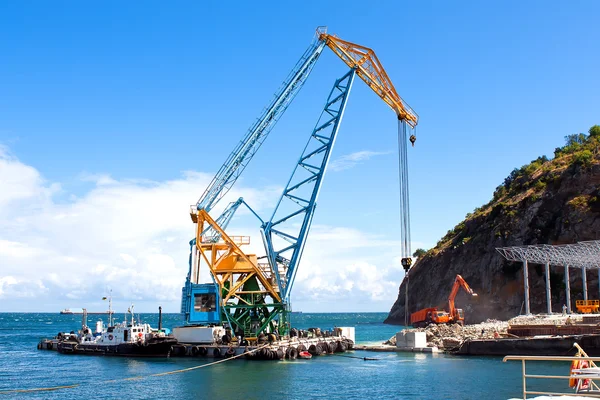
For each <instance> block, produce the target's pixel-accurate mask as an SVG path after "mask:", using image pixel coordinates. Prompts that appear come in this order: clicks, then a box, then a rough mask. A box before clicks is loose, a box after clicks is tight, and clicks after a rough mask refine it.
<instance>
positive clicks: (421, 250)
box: [413, 249, 427, 258]
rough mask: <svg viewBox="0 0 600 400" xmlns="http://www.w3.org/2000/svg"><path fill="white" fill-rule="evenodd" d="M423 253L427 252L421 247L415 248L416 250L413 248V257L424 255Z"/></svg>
mask: <svg viewBox="0 0 600 400" xmlns="http://www.w3.org/2000/svg"><path fill="white" fill-rule="evenodd" d="M425 253H427V251H426V250H423V249H416V250H415V252H414V253H413V257H415V258H419V257H421V256H424V255H425Z"/></svg>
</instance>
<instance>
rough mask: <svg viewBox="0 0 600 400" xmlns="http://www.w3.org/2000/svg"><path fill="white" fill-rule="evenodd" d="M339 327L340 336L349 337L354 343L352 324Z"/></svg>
mask: <svg viewBox="0 0 600 400" xmlns="http://www.w3.org/2000/svg"><path fill="white" fill-rule="evenodd" d="M339 329H341V331H342V336H344V337H345V338H346V339H350V340H352V341H353V342H354V343H356V338H355V332H354V327H353V326H346V327H340V328H339Z"/></svg>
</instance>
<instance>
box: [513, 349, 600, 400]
mask: <svg viewBox="0 0 600 400" xmlns="http://www.w3.org/2000/svg"><path fill="white" fill-rule="evenodd" d="M582 360H585V361H587V362H588V363H590V364H591V363H592V362H600V357H580V356H506V357H504V359H503V360H502V361H503V362H507V361H521V364H522V372H521V374H522V379H523V399H524V400H526V399H527V396H528V395H536V396H538V395H542V396H579V397H587V398H599V399H600V389H599V388H598V386H597V385H596V384H595V383H594V380H598V381H600V369H597V368H589V372H588V371H586V372H585V373H582V374H573V375H571V373H569V374H567V375H530V374H527V369H526V363H527V361H546V362H548V361H563V362H571V363H572V362H573V361H582ZM578 371H582V370H578ZM527 379H559V380H560V379H562V380H569V379H577V380H581V381H583V380H589V388H590V389H589V390H579V391H578V392H576V393H573V392H540V391H534V390H527ZM566 386H568V384H567V382H566ZM577 387H579V385H577Z"/></svg>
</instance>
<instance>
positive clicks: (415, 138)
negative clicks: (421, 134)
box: [408, 135, 417, 147]
mask: <svg viewBox="0 0 600 400" xmlns="http://www.w3.org/2000/svg"><path fill="white" fill-rule="evenodd" d="M408 140H410V143H411V144H412V147H415V142H416V141H417V137H416V136H415V135H410V138H409V139H408Z"/></svg>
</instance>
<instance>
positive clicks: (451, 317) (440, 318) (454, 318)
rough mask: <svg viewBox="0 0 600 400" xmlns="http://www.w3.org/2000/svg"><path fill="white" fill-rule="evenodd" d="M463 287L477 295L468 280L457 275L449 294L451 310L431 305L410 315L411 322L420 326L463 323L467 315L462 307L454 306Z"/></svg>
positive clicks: (449, 307)
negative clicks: (439, 308)
mask: <svg viewBox="0 0 600 400" xmlns="http://www.w3.org/2000/svg"><path fill="white" fill-rule="evenodd" d="M461 287H462V288H463V289H464V290H465V292H467V293H468V294H470V295H471V296H473V297H477V293H474V292H473V289H471V288H470V287H469V285H468V284H467V282H465V280H464V279H463V277H462V276H460V275H456V279H455V280H454V285H452V290H451V291H450V296H448V309H449V311H444V310H438V309H437V308H436V307H429V308H424V309H422V310H419V311H417V312H414V313H412V314H411V315H410V323H411V325H412V326H414V327H416V328H419V327H425V326H427V325H429V324H453V323H456V324H460V325H463V324H464V322H465V315H464V313H463V310H462V309H461V308H456V307H455V306H454V299H455V298H456V295H457V294H458V291H459V290H460V288H461Z"/></svg>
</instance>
